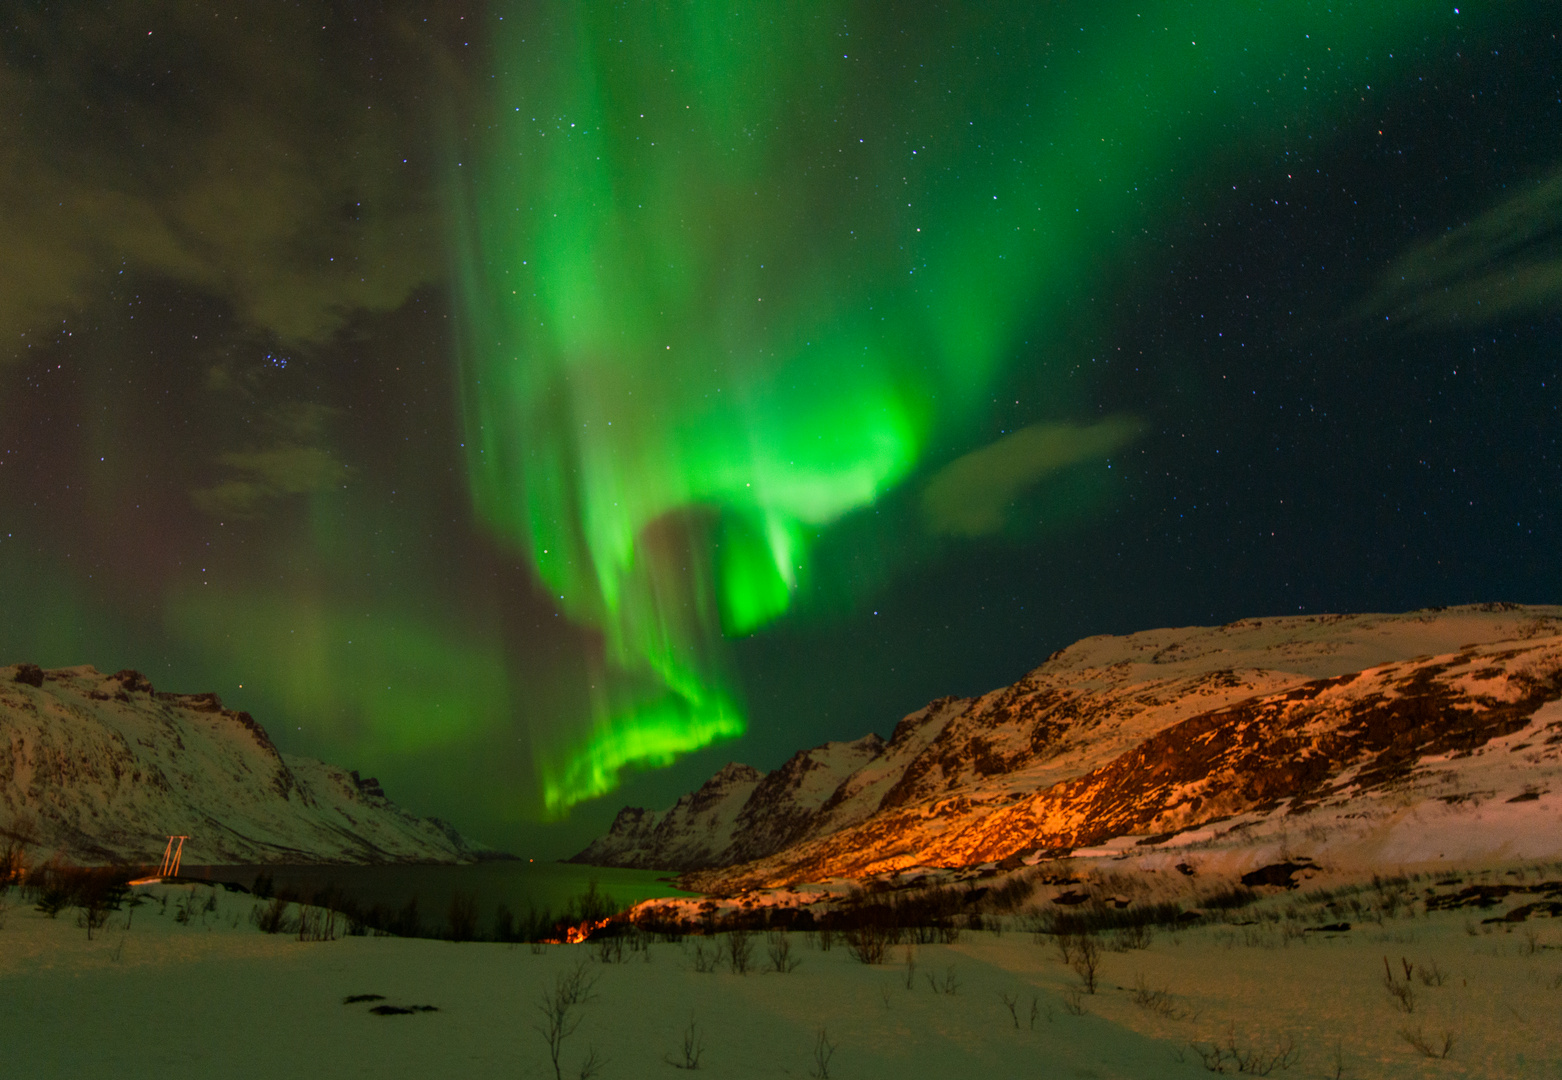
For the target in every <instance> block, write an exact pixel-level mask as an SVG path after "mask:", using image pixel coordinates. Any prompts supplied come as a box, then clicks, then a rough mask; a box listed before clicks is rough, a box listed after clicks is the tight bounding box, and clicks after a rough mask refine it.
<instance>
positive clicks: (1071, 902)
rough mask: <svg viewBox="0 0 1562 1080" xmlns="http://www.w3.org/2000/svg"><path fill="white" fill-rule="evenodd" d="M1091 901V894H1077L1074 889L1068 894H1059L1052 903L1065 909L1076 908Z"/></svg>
mask: <svg viewBox="0 0 1562 1080" xmlns="http://www.w3.org/2000/svg"><path fill="white" fill-rule="evenodd" d="M1089 899H1090V894H1089V893H1082V892H1075V891H1074V890H1073V889H1070V890H1068V892H1063V893H1059V894H1058V895H1056V896H1054V897H1053V898H1052V902H1053V903H1054V904H1061V905H1062V906H1064V907H1076V906H1078V905H1079V904H1083V903H1084V902H1085V901H1086V900H1089Z"/></svg>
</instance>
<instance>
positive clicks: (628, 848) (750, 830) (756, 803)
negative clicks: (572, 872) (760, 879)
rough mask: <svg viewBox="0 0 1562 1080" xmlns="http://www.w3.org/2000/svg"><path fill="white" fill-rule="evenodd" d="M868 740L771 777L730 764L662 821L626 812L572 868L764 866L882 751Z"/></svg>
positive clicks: (826, 751) (818, 752)
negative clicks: (754, 861)
mask: <svg viewBox="0 0 1562 1080" xmlns="http://www.w3.org/2000/svg"><path fill="white" fill-rule="evenodd" d="M883 748H884V740H883V739H881V738H879V737H878V736H877V735H868V736H865V737H864V738H861V739H858V740H857V741H856V742H849V743H847V742H834V743H825V744H824V745H823V746H816V747H814V748H813V749H812V750H803V751H801V752H799V753H797V754H795V755H793V757H792V759H791V760H790V761H788V762H787V763H786V764H785V765H783V766H781V767H780V768H779V769H777V770H776V771H775V772H773V773H770V774H769V775H768V776H766V775H762V774H761V773H760V772H759V770H758V769H754V768H752V767H750V766H748V765H738V764H731V765H728V766H726V767H725V768H723V769H722V770H721V771H720V772H718V773H717V774H716V775H715V776H713V777H711V778H710V779H709V780H707V781H706V782H705V783H704V785H702V786H701V787H700V789H699V790H698V791H695V792H692V793H691V794H688V795H685V796H683V798H681V799H679V800H678V801H677V802H676V803H675V804H674V805H673V806H672V808H671V809H669V810H666V811H664V812H663V813H660V814H658V813H656V812H654V811H651V810H643V809H641V808H639V807H635V806H628V807H625V808H624V809H623V810H620V811H619V813H618V817H617V818H615V819H614V821H613V825H612V827H611V828H610V829H609V830H608V833H607V835H606V836H603V837H601V838H599V839H597V840H596V841H594V842H593V843H592V844H591V845H590V846H589V847H587V848H586V850H584V851H582V852H581V853H580V854H579V855H576V856H575V857H574V858H573V859H570V860H569V861H570V862H577V863H586V864H588V865H591V866H628V867H638V868H641V869H678V870H698V869H704V868H707V867H716V866H730V865H732V864H734V863H740V862H747V861H749V860H750V859H759V858H763V857H764V856H766V855H770V854H772V853H774V852H777V851H780V850H781V849H782V848H784V847H786V846H787V845H788V844H791V843H794V842H795V841H797V840H800V839H801V838H802V837H803V835H804V834H805V833H806V832H807V831H808V829H809V827H810V826H812V825H813V824H814V823H815V822H816V821H817V820H818V817H819V814H820V811H821V810H822V808H823V806H824V804H825V802H826V801H827V800H828V799H830V798H831V797H832V796H833V795H834V794H835V792H836V791H838V790H839V789H840V786H841V784H842V783H843V782H844V781H845V780H846V779H847V778H848V777H850V776H852V775H854V774H855V773H856V772H858V771H860V770H861V769H862V768H863V767H864V766H866V765H867V764H868V763H869V762H871V761H873V760H874V759H875V758H877V757H878V756H879V754H880V753H881V752H882V751H883Z"/></svg>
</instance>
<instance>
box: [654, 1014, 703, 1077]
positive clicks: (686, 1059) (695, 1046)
mask: <svg viewBox="0 0 1562 1080" xmlns="http://www.w3.org/2000/svg"><path fill="white" fill-rule="evenodd" d="M704 1054H705V1036H704V1035H703V1034H701V1033H700V1028H699V1025H698V1024H696V1023H695V1022H694V1017H692V1016H691V1017H689V1026H688V1027H686V1028H684V1029H683V1045H682V1046H681V1047H679V1048H678V1050H676V1051H675V1052H674V1053H672V1054H664V1055H662V1060H663V1061H665V1062H667V1064H669V1065H671V1066H672V1067H673V1068H675V1069H690V1070H693V1069H698V1068H699V1067H700V1058H701V1057H702V1056H704Z"/></svg>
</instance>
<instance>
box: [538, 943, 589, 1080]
mask: <svg viewBox="0 0 1562 1080" xmlns="http://www.w3.org/2000/svg"><path fill="white" fill-rule="evenodd" d="M596 985H597V977H596V976H595V975H590V974H588V972H587V970H586V961H584V960H582V961H580V962H579V963H578V964H576V965H575V967H574V968H573V969H572V970H570V971H567V972H560V973H559V974H558V975H556V976H554V980H553V985H552V986H551V987H544V988H543V991H542V993H541V995H540V996H539V998H538V1001H537V1011H538V1013H540V1014H541V1015H542V1023H541V1024H538V1025H534V1030H535V1031H536V1032H537V1033H538V1034H539V1035H541V1036H542V1037H543V1041H545V1042H546V1043H547V1044H548V1060H549V1061H550V1062H552V1064H553V1076H554V1080H564V1068H563V1065H562V1064H561V1061H560V1059H561V1058H562V1056H563V1053H564V1040H565V1039H567V1038H569V1037H570V1036H571V1035H573V1034H574V1033H575V1029H576V1028H578V1027H579V1026H580V1020H581V1018H580V1017H579V1016H578V1015H576V1010H577V1009H578V1008H579V1007H580V1006H581V1005H584V1004H585V1003H586V1002H588V1001H593V1000H595V999H596V993H595V990H596ZM605 1064H606V1062H605V1061H603V1060H601V1059H600V1058H598V1057H597V1052H596V1050H595V1049H594V1048H592V1047H589V1046H588V1047H587V1050H586V1058H585V1060H584V1061H583V1062H582V1063H581V1066H580V1070H579V1076H580V1080H587V1078H588V1077H591V1076H594V1075H596V1073H597V1072H598V1071H600V1070H601V1068H602V1066H603V1065H605Z"/></svg>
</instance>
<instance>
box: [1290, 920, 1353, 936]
mask: <svg viewBox="0 0 1562 1080" xmlns="http://www.w3.org/2000/svg"><path fill="white" fill-rule="evenodd" d="M1349 929H1350V923H1348V922H1331V923H1326V924H1324V925H1323V926H1307V927H1303V929H1302V933H1304V934H1343V933H1344V932H1345V931H1347V930H1349Z"/></svg>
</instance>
